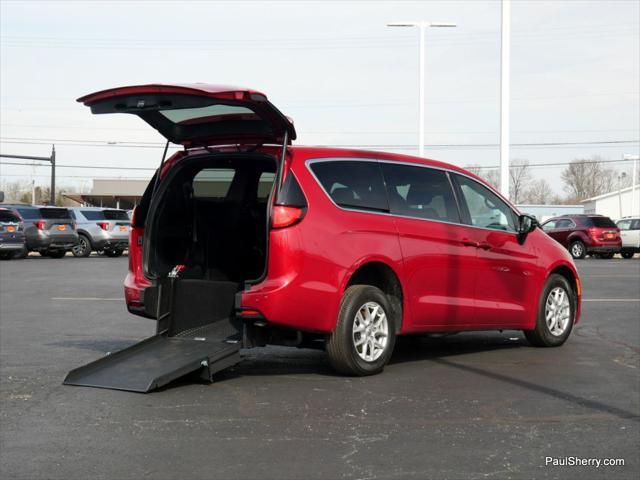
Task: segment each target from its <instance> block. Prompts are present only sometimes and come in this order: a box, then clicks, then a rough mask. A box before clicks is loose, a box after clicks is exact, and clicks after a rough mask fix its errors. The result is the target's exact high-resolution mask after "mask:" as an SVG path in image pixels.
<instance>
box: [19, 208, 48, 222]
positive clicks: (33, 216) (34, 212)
mask: <svg viewBox="0 0 640 480" xmlns="http://www.w3.org/2000/svg"><path fill="white" fill-rule="evenodd" d="M16 210H18V213H19V214H20V216H21V217H22V218H24V219H25V220H37V219H39V218H42V217H41V216H40V211H39V210H38V209H37V208H17V209H16Z"/></svg>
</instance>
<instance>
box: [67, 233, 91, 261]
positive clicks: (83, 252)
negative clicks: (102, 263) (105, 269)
mask: <svg viewBox="0 0 640 480" xmlns="http://www.w3.org/2000/svg"><path fill="white" fill-rule="evenodd" d="M71 253H73V256H74V257H80V258H86V257H88V256H89V255H91V242H90V241H89V239H88V238H87V237H86V236H85V235H78V243H77V244H75V245H74V246H73V248H72V249H71Z"/></svg>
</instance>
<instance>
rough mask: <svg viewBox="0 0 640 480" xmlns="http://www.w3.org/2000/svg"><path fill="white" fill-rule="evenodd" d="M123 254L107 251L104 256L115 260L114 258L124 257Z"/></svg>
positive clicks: (120, 251) (116, 251) (117, 251)
mask: <svg viewBox="0 0 640 480" xmlns="http://www.w3.org/2000/svg"><path fill="white" fill-rule="evenodd" d="M122 252H123V250H105V251H104V254H105V255H106V256H107V257H111V258H114V257H121V256H122Z"/></svg>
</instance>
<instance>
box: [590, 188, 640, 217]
mask: <svg viewBox="0 0 640 480" xmlns="http://www.w3.org/2000/svg"><path fill="white" fill-rule="evenodd" d="M633 197H635V199H634V198H633ZM634 200H635V201H634ZM582 203H583V204H584V213H597V214H599V215H605V216H607V217H610V218H612V219H614V220H617V219H619V218H622V217H629V216H636V215H640V185H636V186H635V189H634V188H633V187H627V188H623V189H621V190H615V191H613V192H610V193H605V194H604V195H598V196H597V197H593V198H587V199H586V200H583V201H582Z"/></svg>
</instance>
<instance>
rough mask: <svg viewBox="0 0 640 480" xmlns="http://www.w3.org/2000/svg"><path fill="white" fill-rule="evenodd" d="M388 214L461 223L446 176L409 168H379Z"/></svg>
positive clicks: (438, 172)
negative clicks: (385, 192) (389, 212)
mask: <svg viewBox="0 0 640 480" xmlns="http://www.w3.org/2000/svg"><path fill="white" fill-rule="evenodd" d="M382 171H383V173H384V179H385V182H386V184H387V191H388V193H389V207H390V209H391V213H396V214H398V215H405V216H410V217H417V218H425V219H431V220H442V221H447V222H460V216H459V214H458V206H457V205H456V199H455V197H454V195H453V190H452V188H451V184H450V183H449V179H448V178H447V174H446V173H444V172H443V171H440V170H433V169H430V168H425V167H412V166H409V165H392V164H388V163H384V164H382Z"/></svg>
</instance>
